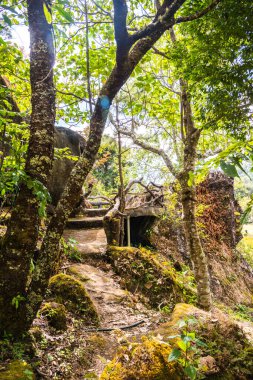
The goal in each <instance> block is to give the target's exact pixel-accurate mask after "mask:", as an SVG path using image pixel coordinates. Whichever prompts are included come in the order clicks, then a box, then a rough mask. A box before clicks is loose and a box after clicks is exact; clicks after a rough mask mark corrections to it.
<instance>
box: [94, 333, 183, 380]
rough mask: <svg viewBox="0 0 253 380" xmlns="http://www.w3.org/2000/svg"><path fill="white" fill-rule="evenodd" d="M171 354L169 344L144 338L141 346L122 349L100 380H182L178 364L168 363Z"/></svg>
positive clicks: (133, 345) (136, 345)
mask: <svg viewBox="0 0 253 380" xmlns="http://www.w3.org/2000/svg"><path fill="white" fill-rule="evenodd" d="M170 352H171V347H170V346H169V345H168V344H166V343H160V342H158V341H156V340H151V339H147V338H143V342H142V343H141V344H137V343H136V344H131V345H130V346H128V347H122V348H121V350H120V351H119V353H118V354H117V355H116V356H115V358H114V359H113V360H112V361H111V362H110V363H109V364H108V365H107V366H106V367H105V369H104V371H103V373H102V375H101V377H100V380H130V379H131V380H167V379H170V380H180V379H182V378H183V376H182V371H181V368H180V367H179V365H178V364H177V363H176V362H168V356H169V354H170Z"/></svg>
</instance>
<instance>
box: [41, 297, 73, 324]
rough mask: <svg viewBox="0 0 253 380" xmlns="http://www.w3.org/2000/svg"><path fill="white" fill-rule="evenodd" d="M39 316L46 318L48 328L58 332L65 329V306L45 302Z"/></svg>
mask: <svg viewBox="0 0 253 380" xmlns="http://www.w3.org/2000/svg"><path fill="white" fill-rule="evenodd" d="M41 314H42V315H44V316H45V317H46V318H47V320H48V324H49V326H51V327H53V328H55V329H56V330H59V331H61V330H66V329H67V317H66V309H65V306H63V305H61V304H59V303H56V302H47V303H46V304H45V305H44V306H43V307H42V309H41Z"/></svg>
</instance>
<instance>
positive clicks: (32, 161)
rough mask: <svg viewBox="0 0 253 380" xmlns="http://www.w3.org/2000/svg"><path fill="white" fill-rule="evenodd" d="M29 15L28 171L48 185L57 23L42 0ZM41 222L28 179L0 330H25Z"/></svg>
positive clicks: (9, 243) (5, 271)
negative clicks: (48, 17) (50, 18)
mask: <svg viewBox="0 0 253 380" xmlns="http://www.w3.org/2000/svg"><path fill="white" fill-rule="evenodd" d="M28 21H29V28H30V36H31V58H30V81H31V89H32V99H31V102H32V115H31V124H30V140H29V147H28V153H27V161H26V166H25V171H26V174H27V175H28V176H29V177H30V178H31V179H32V180H38V181H40V182H41V183H42V184H43V185H46V183H47V178H48V174H49V172H50V169H51V164H52V158H53V142H54V121H55V94H54V85H53V71H52V67H53V64H54V47H53V37H52V28H51V25H50V24H48V23H47V21H46V18H45V15H44V12H43V1H42V0H34V1H31V0H30V1H28ZM38 228H39V215H38V201H37V198H36V195H35V194H33V191H32V189H30V188H28V186H27V185H26V182H23V183H22V184H21V185H20V192H19V195H18V198H17V200H16V204H15V207H14V209H13V212H12V216H11V219H10V222H9V225H8V228H7V232H6V235H5V237H4V239H3V242H2V247H1V254H0V295H1V296H0V334H3V333H4V331H6V332H8V333H12V334H19V333H22V332H23V322H24V318H23V311H24V307H23V306H24V303H25V301H26V297H27V294H26V290H27V289H26V287H27V281H28V276H29V271H30V265H31V260H32V258H33V253H34V251H35V248H36V243H37V239H38ZM17 297H18V298H19V299H20V301H19V307H18V308H17V309H16V310H15V307H14V306H13V305H12V302H13V299H17Z"/></svg>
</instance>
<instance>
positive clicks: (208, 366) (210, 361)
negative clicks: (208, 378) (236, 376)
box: [199, 355, 219, 375]
mask: <svg viewBox="0 0 253 380" xmlns="http://www.w3.org/2000/svg"><path fill="white" fill-rule="evenodd" d="M199 367H200V369H201V371H202V372H204V373H205V375H212V374H214V373H217V372H219V368H218V367H217V364H216V360H215V359H214V357H213V356H210V355H207V356H204V357H202V358H200V360H199Z"/></svg>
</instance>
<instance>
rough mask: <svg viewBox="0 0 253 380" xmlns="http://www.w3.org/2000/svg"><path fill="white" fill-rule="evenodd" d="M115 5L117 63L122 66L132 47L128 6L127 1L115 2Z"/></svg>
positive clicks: (117, 0)
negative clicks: (128, 28)
mask: <svg viewBox="0 0 253 380" xmlns="http://www.w3.org/2000/svg"><path fill="white" fill-rule="evenodd" d="M113 5H114V19H113V21H114V33H115V40H116V43H117V53H116V61H117V65H118V66H120V65H121V64H123V63H124V59H125V58H126V57H127V55H128V52H129V49H130V45H129V35H128V31H127V25H126V20H127V13H128V9H127V4H126V0H113Z"/></svg>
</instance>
